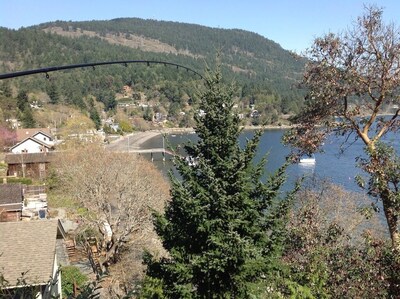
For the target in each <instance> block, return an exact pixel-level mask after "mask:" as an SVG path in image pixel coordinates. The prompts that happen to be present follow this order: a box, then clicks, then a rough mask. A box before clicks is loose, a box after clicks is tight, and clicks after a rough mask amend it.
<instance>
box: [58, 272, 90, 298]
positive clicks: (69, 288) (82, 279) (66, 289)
mask: <svg viewBox="0 0 400 299" xmlns="http://www.w3.org/2000/svg"><path fill="white" fill-rule="evenodd" d="M88 280H89V278H88V277H87V276H86V275H85V274H83V273H82V272H81V271H80V270H79V268H78V267H75V266H65V267H62V268H61V284H62V286H61V287H62V293H63V296H65V298H68V296H72V295H76V294H74V283H75V284H76V286H77V287H78V288H81V287H83V286H84V285H85V283H86V282H87V281H88Z"/></svg>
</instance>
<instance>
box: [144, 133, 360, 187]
mask: <svg viewBox="0 0 400 299" xmlns="http://www.w3.org/2000/svg"><path fill="white" fill-rule="evenodd" d="M284 132H285V131H284V130H266V131H265V133H264V134H263V136H262V138H261V140H260V145H259V150H258V154H257V159H258V160H259V159H261V157H263V156H264V155H267V160H268V161H267V164H266V169H265V171H266V174H267V175H268V174H271V173H273V172H274V171H275V170H277V169H278V168H279V167H280V166H281V165H282V164H283V163H284V161H285V157H286V156H287V155H288V154H289V152H290V149H289V148H288V147H285V146H283V145H282V143H281V138H282V135H283V134H284ZM252 135H253V131H244V133H243V134H242V136H241V138H240V143H241V144H244V143H245V141H246V138H251V137H252ZM188 140H192V141H195V140H196V135H195V134H177V135H169V136H167V137H166V142H165V144H168V143H169V144H171V145H172V146H173V147H176V146H177V145H179V144H181V145H183V144H184V143H185V142H187V141H188ZM341 143H342V141H341V140H340V139H338V138H336V137H334V136H333V137H331V138H330V139H329V140H327V142H325V145H324V148H323V149H324V153H319V154H316V155H315V158H316V164H315V165H291V166H289V168H288V171H287V174H288V181H289V182H288V185H289V186H290V185H293V182H294V181H295V180H296V179H298V178H299V177H301V176H303V175H305V176H306V177H308V178H313V177H317V178H326V179H329V180H331V181H332V182H333V183H335V184H339V185H342V186H343V187H344V188H346V189H348V190H352V191H359V188H358V186H357V185H356V183H355V181H354V177H355V176H356V175H357V174H360V173H361V170H360V169H358V168H357V167H356V166H355V163H356V161H355V159H356V156H357V155H359V154H360V153H362V152H363V144H362V142H361V141H357V142H356V143H355V144H353V145H352V146H351V147H350V148H349V149H347V150H346V151H345V152H344V153H343V154H340V155H339V152H340V145H341ZM162 144H163V140H162V137H161V136H159V137H155V138H153V139H151V140H149V141H147V142H146V143H145V144H144V148H156V147H162ZM153 158H154V163H156V164H157V166H158V167H159V168H160V169H161V170H163V171H164V172H166V171H167V169H169V168H171V167H172V164H171V163H170V162H168V156H167V161H166V162H165V164H164V163H162V155H161V154H154V155H153Z"/></svg>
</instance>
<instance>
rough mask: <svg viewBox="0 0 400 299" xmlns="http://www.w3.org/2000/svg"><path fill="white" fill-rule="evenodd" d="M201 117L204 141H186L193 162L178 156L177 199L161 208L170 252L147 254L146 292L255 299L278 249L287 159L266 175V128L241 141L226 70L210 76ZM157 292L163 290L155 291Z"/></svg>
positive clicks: (158, 224) (160, 224)
mask: <svg viewBox="0 0 400 299" xmlns="http://www.w3.org/2000/svg"><path fill="white" fill-rule="evenodd" d="M205 85H206V90H205V91H204V92H203V93H202V94H201V104H200V109H201V110H200V111H204V113H199V114H198V115H197V116H196V122H197V128H196V133H197V134H198V137H199V141H198V142H197V143H190V144H188V145H186V146H185V150H186V152H187V154H188V155H189V156H191V157H193V158H194V159H195V163H194V165H189V164H188V163H187V162H186V161H185V160H182V159H179V158H178V159H176V165H177V169H178V171H179V173H180V177H179V178H176V177H174V176H172V175H171V182H172V187H171V201H170V202H168V204H167V206H166V209H165V213H164V214H156V215H155V228H156V231H157V233H158V235H159V237H160V238H161V240H162V242H163V246H164V248H165V249H166V250H167V251H168V253H169V255H168V257H165V258H162V259H161V260H156V259H155V258H154V257H153V256H151V255H150V254H146V256H145V263H146V264H147V276H146V279H145V283H144V285H143V289H142V296H143V297H151V298H159V297H161V298H249V297H250V296H252V295H253V296H256V297H258V295H260V294H259V292H261V290H260V288H259V287H258V286H260V285H263V286H266V285H268V282H267V281H266V280H267V279H268V277H269V274H270V273H271V269H272V267H273V264H274V260H275V258H276V257H277V256H278V255H279V249H280V246H279V234H280V229H279V228H280V227H281V220H282V218H281V217H280V215H281V214H284V210H285V209H284V207H285V206H286V205H285V203H286V202H287V201H286V200H280V201H277V200H276V199H277V197H278V195H279V189H280V187H281V185H282V184H283V183H284V181H285V176H284V170H285V166H283V167H282V168H281V169H279V170H278V171H277V173H276V174H275V175H274V176H271V177H270V178H269V179H268V180H267V182H262V180H261V177H262V174H263V170H264V166H265V160H262V161H261V162H260V163H259V164H257V165H255V164H254V157H255V154H256V150H257V145H258V142H259V138H260V136H261V132H258V133H256V134H255V137H254V138H253V139H251V140H249V141H248V142H247V144H246V146H245V147H244V148H242V147H241V146H240V145H239V142H238V138H239V135H240V133H241V129H240V127H239V119H238V116H237V115H236V114H234V113H233V109H232V108H233V89H232V88H231V87H227V86H226V85H224V84H223V83H222V82H221V73H220V71H219V70H217V71H216V72H215V73H214V74H209V75H207V77H206V79H205ZM156 294H157V295H156Z"/></svg>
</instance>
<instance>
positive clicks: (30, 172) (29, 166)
mask: <svg viewBox="0 0 400 299" xmlns="http://www.w3.org/2000/svg"><path fill="white" fill-rule="evenodd" d="M56 156H57V152H41V153H21V154H6V155H5V157H4V162H5V163H7V165H8V167H7V175H9V176H20V177H31V178H38V179H44V178H45V177H46V175H47V173H48V171H49V166H50V162H51V161H53V160H54V159H55V158H56Z"/></svg>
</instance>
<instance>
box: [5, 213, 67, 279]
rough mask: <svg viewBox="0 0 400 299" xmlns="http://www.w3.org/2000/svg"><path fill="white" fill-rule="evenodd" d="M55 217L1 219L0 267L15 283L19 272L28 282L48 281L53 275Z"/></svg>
mask: <svg viewBox="0 0 400 299" xmlns="http://www.w3.org/2000/svg"><path fill="white" fill-rule="evenodd" d="M63 234H64V231H63V229H62V225H61V223H60V222H59V221H58V220H38V221H17V222H0V236H1V239H0V253H1V254H0V271H1V272H2V274H3V275H4V278H5V279H6V280H7V281H8V282H9V283H10V284H11V286H15V284H16V283H17V279H18V278H21V273H26V275H25V276H24V277H25V278H26V282H27V283H28V284H33V285H42V284H47V282H48V281H49V279H50V277H52V276H53V267H54V261H55V258H54V257H55V253H56V238H57V235H58V236H59V237H63V236H64V235H63Z"/></svg>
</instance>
